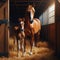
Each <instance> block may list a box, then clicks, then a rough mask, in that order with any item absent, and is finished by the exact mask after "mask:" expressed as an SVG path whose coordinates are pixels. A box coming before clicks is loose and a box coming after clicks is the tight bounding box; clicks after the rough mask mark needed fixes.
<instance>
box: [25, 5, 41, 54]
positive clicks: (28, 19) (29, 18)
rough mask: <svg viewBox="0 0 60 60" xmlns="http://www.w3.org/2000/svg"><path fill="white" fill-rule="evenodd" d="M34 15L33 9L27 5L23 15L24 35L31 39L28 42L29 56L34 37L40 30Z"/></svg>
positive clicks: (38, 21) (38, 22)
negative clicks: (29, 47) (29, 45)
mask: <svg viewBox="0 0 60 60" xmlns="http://www.w3.org/2000/svg"><path fill="white" fill-rule="evenodd" d="M34 13H35V9H34V7H33V6H32V5H29V6H28V8H27V10H26V15H25V35H26V36H28V35H30V37H31V40H30V44H31V50H30V53H31V54H32V47H33V46H34V45H35V41H34V35H35V34H36V33H37V32H38V31H40V30H41V22H40V20H39V19H37V18H34ZM37 38H38V37H37Z"/></svg>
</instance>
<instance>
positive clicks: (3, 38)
mask: <svg viewBox="0 0 60 60" xmlns="http://www.w3.org/2000/svg"><path fill="white" fill-rule="evenodd" d="M5 19H6V20H8V2H5V3H4V5H3V6H2V7H0V20H5ZM7 53H8V26H7V24H1V25H0V56H2V55H6V54H7Z"/></svg>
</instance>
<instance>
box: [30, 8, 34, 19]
mask: <svg viewBox="0 0 60 60" xmlns="http://www.w3.org/2000/svg"><path fill="white" fill-rule="evenodd" d="M30 13H31V15H30V16H31V20H33V18H34V13H35V9H34V7H32V9H31V11H30Z"/></svg>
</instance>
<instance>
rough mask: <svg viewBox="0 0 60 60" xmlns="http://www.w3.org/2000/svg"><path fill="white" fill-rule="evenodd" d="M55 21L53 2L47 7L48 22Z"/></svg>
mask: <svg viewBox="0 0 60 60" xmlns="http://www.w3.org/2000/svg"><path fill="white" fill-rule="evenodd" d="M51 23H55V4H52V5H51V6H50V7H49V8H48V24H51Z"/></svg>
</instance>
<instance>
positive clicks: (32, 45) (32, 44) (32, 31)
mask: <svg viewBox="0 0 60 60" xmlns="http://www.w3.org/2000/svg"><path fill="white" fill-rule="evenodd" d="M30 44H31V50H30V52H31V54H32V48H33V47H34V30H33V29H31V41H30Z"/></svg>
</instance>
